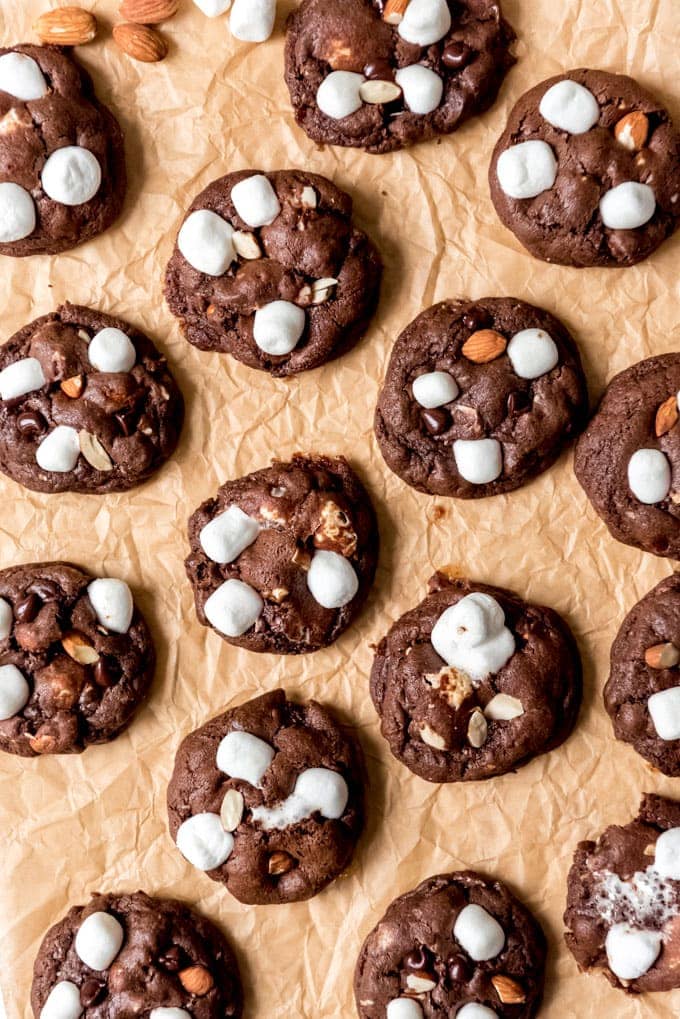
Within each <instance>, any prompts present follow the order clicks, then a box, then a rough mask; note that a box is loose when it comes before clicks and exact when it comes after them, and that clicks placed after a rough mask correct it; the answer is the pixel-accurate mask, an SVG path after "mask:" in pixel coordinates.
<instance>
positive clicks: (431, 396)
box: [413, 372, 458, 410]
mask: <svg viewBox="0 0 680 1019" xmlns="http://www.w3.org/2000/svg"><path fill="white" fill-rule="evenodd" d="M457 396H458V386H457V385H456V380H455V379H454V378H453V377H452V376H451V375H449V373H448V372H427V373H426V374H425V375H419V376H418V378H417V379H414V380H413V398H414V400H416V402H417V403H419V404H420V406H421V407H427V408H428V410H431V409H432V408H433V407H443V406H444V404H445V403H450V402H451V400H455V399H456V397H457Z"/></svg>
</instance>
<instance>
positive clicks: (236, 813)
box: [220, 789, 243, 831]
mask: <svg viewBox="0 0 680 1019" xmlns="http://www.w3.org/2000/svg"><path fill="white" fill-rule="evenodd" d="M242 817H243V796H242V795H241V793H240V792H239V791H238V789H228V790H227V792H226V795H225V797H224V799H223V800H222V806H221V808H220V821H221V822H222V827H223V828H224V830H225V831H236V829H237V828H238V826H239V825H240V823H241V818H242Z"/></svg>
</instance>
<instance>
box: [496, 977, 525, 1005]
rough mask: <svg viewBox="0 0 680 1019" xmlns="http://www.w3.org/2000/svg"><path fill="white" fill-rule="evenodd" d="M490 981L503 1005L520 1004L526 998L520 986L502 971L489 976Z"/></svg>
mask: <svg viewBox="0 0 680 1019" xmlns="http://www.w3.org/2000/svg"><path fill="white" fill-rule="evenodd" d="M491 983H492V984H493V986H494V990H495V991H496V994H497V995H498V997H499V998H500V1000H501V1001H502V1002H503V1004H504V1005H521V1004H522V1002H524V1001H526V1000H527V996H526V993H525V992H524V990H523V988H522V986H521V985H520V984H518V983H517V981H516V980H513V979H512V977H508V976H506V975H505V974H504V973H497V974H496V976H493V977H491Z"/></svg>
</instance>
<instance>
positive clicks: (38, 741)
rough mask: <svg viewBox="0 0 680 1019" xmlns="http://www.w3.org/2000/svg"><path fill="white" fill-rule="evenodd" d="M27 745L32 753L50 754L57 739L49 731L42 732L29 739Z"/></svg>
mask: <svg viewBox="0 0 680 1019" xmlns="http://www.w3.org/2000/svg"><path fill="white" fill-rule="evenodd" d="M28 745H29V747H30V748H31V750H32V751H33V753H34V754H51V753H52V752H53V751H54V748H55V747H56V745H57V741H56V739H55V738H54V736H52V735H50V733H43V734H42V735H38V736H33V738H32V739H29V741H28Z"/></svg>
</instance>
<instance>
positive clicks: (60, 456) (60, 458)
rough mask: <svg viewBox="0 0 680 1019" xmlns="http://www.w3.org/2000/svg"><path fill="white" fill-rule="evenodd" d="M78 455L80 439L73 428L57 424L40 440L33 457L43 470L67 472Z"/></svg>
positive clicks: (73, 465)
mask: <svg viewBox="0 0 680 1019" xmlns="http://www.w3.org/2000/svg"><path fill="white" fill-rule="evenodd" d="M79 456H80V441H79V439H78V433H77V431H76V430H75V428H71V427H70V425H57V427H56V428H54V429H53V430H52V431H51V432H49V433H48V434H47V435H46V436H45V438H44V439H43V440H42V442H41V443H40V445H39V446H38V448H37V449H36V451H35V459H36V462H37V464H38V466H39V467H42V469H43V470H44V471H55V472H56V473H58V474H67V473H68V472H69V471H72V470H73V468H74V467H75V465H76V463H77V462H78V457H79Z"/></svg>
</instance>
